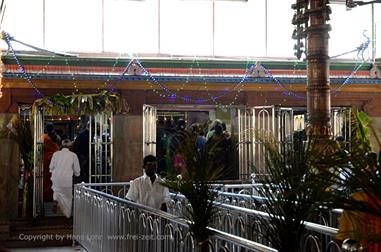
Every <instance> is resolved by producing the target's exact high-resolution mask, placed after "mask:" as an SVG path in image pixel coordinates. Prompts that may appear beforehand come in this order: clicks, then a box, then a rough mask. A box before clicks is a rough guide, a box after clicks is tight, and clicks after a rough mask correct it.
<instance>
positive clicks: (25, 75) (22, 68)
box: [3, 31, 44, 98]
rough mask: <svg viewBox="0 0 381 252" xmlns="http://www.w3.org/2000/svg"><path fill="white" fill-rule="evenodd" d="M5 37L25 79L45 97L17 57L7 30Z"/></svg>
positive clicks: (41, 96)
mask: <svg viewBox="0 0 381 252" xmlns="http://www.w3.org/2000/svg"><path fill="white" fill-rule="evenodd" d="M3 37H4V38H5V42H6V43H7V45H8V48H9V49H10V50H11V53H12V56H13V59H14V60H15V61H16V63H17V66H18V67H19V71H20V72H22V74H23V76H24V79H26V80H27V82H28V83H29V84H30V85H31V86H32V87H33V88H34V90H35V91H36V92H37V93H38V95H39V96H40V98H44V94H42V93H41V91H40V90H38V88H37V87H36V85H34V83H33V82H32V77H31V76H30V75H29V74H27V72H26V70H25V68H24V66H23V65H21V63H20V61H19V59H18V58H17V55H16V52H15V50H14V49H13V46H12V44H11V41H10V38H9V34H8V33H7V32H5V31H3Z"/></svg>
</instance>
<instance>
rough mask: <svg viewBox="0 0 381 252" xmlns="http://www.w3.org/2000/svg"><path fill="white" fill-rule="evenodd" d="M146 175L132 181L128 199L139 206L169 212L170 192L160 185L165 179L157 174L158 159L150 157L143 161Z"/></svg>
mask: <svg viewBox="0 0 381 252" xmlns="http://www.w3.org/2000/svg"><path fill="white" fill-rule="evenodd" d="M143 168H144V175H143V176H141V177H138V178H136V179H134V180H133V181H131V185H130V189H129V190H128V193H127V195H126V198H127V199H129V200H131V201H135V202H137V203H139V204H142V205H146V206H149V207H152V208H155V209H160V210H162V211H167V204H166V202H167V201H169V199H170V198H169V190H168V188H167V187H164V186H163V185H161V184H160V183H161V182H163V179H162V178H160V177H159V176H158V175H157V174H156V169H157V159H156V157H155V156H152V155H148V156H145V157H144V159H143Z"/></svg>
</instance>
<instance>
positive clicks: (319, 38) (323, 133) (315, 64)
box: [306, 0, 331, 139]
mask: <svg viewBox="0 0 381 252" xmlns="http://www.w3.org/2000/svg"><path fill="white" fill-rule="evenodd" d="M327 3H328V1H327V0H310V4H309V8H308V10H306V14H307V15H308V16H309V27H308V28H307V29H306V33H307V113H308V122H307V134H308V135H309V136H312V137H314V138H318V139H328V138H329V137H330V135H331V124H330V117H331V112H330V110H331V93H330V83H329V56H328V39H329V34H328V32H329V31H330V29H331V27H330V25H329V24H326V21H327V20H329V13H330V8H329V7H328V6H327Z"/></svg>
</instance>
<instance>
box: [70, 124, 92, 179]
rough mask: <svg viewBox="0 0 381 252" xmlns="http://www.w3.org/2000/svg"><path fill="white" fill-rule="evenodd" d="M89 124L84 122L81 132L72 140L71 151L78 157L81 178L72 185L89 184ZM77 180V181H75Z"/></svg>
mask: <svg viewBox="0 0 381 252" xmlns="http://www.w3.org/2000/svg"><path fill="white" fill-rule="evenodd" d="M89 134H90V133H89V123H88V122H86V121H84V122H83V123H82V130H81V132H80V133H79V135H78V136H77V138H76V139H75V140H74V144H73V151H74V153H75V154H77V156H78V160H79V164H80V166H81V176H80V178H79V179H78V180H80V181H75V182H74V183H79V182H81V181H83V182H85V183H88V182H89V141H90V139H89V138H90V135H89ZM76 180H77V179H76Z"/></svg>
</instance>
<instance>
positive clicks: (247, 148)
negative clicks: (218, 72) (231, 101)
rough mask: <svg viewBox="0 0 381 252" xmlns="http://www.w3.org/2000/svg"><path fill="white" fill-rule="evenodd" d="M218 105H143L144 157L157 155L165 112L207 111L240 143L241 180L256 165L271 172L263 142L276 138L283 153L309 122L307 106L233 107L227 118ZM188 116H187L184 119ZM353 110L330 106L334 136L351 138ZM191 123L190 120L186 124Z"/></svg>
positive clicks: (211, 119) (211, 118)
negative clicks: (296, 134)
mask: <svg viewBox="0 0 381 252" xmlns="http://www.w3.org/2000/svg"><path fill="white" fill-rule="evenodd" d="M219 110H220V109H219V108H218V107H216V106H207V105H204V106H203V105H197V106H192V105H182V106H180V105H177V106H176V105H173V106H166V105H144V106H143V157H144V156H146V155H149V154H152V155H156V135H157V134H156V133H157V132H156V129H157V123H158V117H159V116H160V113H161V112H162V111H167V112H168V111H188V112H189V111H193V112H195V111H207V112H208V113H209V121H213V120H215V119H222V120H223V121H224V122H225V123H226V125H227V129H228V131H229V132H230V134H231V135H232V137H234V138H235V140H236V142H237V143H238V154H239V161H238V164H237V165H238V169H239V180H241V181H242V180H250V179H252V178H251V174H252V173H253V167H254V166H255V167H257V170H258V171H259V172H258V173H257V174H255V176H259V177H260V176H266V175H268V174H267V172H266V168H265V162H266V160H265V146H264V144H263V143H262V142H261V141H260V140H261V139H259V137H258V135H257V134H256V133H258V134H260V136H261V138H262V139H263V140H266V139H269V138H270V137H273V139H274V140H275V143H276V144H277V146H278V148H279V151H280V152H286V150H287V149H289V148H292V146H293V139H294V134H295V133H296V132H301V133H302V132H303V131H304V129H305V124H306V121H307V118H306V117H307V109H306V108H305V107H279V106H275V105H273V106H255V107H245V106H232V107H230V108H228V109H226V111H225V112H226V114H228V115H229V116H228V118H226V117H225V118H219ZM184 119H186V118H184ZM350 122H351V109H350V108H348V107H333V108H331V126H332V134H333V138H334V139H336V138H337V137H341V138H342V139H343V140H344V141H345V142H349V141H350V131H351V128H350ZM187 125H188V126H190V123H188V124H187Z"/></svg>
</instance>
